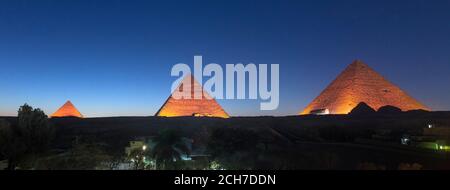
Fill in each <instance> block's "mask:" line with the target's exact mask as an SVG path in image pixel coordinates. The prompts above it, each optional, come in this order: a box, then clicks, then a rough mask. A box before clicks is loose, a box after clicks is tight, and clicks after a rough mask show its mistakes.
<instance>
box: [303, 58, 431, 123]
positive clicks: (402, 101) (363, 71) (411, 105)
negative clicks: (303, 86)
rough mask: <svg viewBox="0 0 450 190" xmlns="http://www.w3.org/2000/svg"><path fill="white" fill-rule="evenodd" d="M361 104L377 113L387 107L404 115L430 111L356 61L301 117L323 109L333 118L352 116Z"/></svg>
mask: <svg viewBox="0 0 450 190" xmlns="http://www.w3.org/2000/svg"><path fill="white" fill-rule="evenodd" d="M360 102H365V103H366V104H367V105H368V106H370V107H372V108H373V109H375V110H378V109H379V108H380V107H383V106H386V105H391V106H395V107H398V108H400V109H401V110H403V111H409V110H418V109H422V110H429V109H428V108H427V107H426V106H424V105H423V104H421V103H420V102H418V101H417V100H415V99H414V98H412V97H411V96H409V95H408V94H407V93H406V92H404V91H402V90H401V89H400V88H399V87H397V86H396V85H394V84H392V83H391V82H389V81H388V80H386V79H385V78H383V77H382V76H381V75H380V74H378V73H377V72H376V71H374V70H373V69H371V68H370V67H369V66H367V65H366V64H364V63H363V62H362V61H359V60H356V61H354V62H353V63H352V64H350V65H349V66H348V67H347V68H346V69H345V70H344V71H343V72H342V73H341V74H340V75H339V76H338V77H337V78H336V79H335V80H334V81H333V82H332V83H331V84H330V85H329V86H328V87H327V88H326V89H325V90H324V91H323V92H322V93H321V94H320V95H319V96H318V97H317V98H316V99H314V100H313V102H312V103H311V104H309V105H308V106H307V107H306V108H305V109H304V110H303V111H302V112H300V114H301V115H306V114H311V113H314V110H322V109H328V110H329V113H330V114H348V113H349V112H350V111H351V110H352V109H353V108H355V107H356V106H357V105H358V104H359V103H360Z"/></svg>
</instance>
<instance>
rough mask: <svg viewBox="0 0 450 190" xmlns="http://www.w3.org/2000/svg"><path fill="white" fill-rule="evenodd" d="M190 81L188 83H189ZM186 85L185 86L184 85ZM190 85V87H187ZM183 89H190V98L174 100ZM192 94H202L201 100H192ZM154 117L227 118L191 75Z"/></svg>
mask: <svg viewBox="0 0 450 190" xmlns="http://www.w3.org/2000/svg"><path fill="white" fill-rule="evenodd" d="M189 80H190V83H189ZM185 84H187V85H185ZM189 84H190V85H189ZM183 85H184V86H183ZM184 89H191V98H186V99H176V98H174V95H177V94H176V93H182V92H183V90H184ZM194 92H197V93H203V96H202V97H201V99H195V98H194ZM156 116H163V117H180V116H204V117H221V118H229V117H230V116H229V115H228V114H227V113H226V112H225V111H224V110H223V109H222V107H221V106H220V105H219V103H217V101H216V100H215V99H213V98H211V96H210V95H209V94H208V93H207V92H206V91H204V90H203V87H202V85H200V84H199V83H198V82H197V80H195V79H194V77H193V76H192V75H188V76H186V77H185V78H184V79H183V81H182V82H181V84H180V85H179V86H178V88H177V89H176V90H175V91H174V92H173V93H172V94H171V95H170V96H169V98H168V99H167V100H166V102H165V103H164V105H163V106H162V107H161V108H160V109H159V111H158V112H157V113H156Z"/></svg>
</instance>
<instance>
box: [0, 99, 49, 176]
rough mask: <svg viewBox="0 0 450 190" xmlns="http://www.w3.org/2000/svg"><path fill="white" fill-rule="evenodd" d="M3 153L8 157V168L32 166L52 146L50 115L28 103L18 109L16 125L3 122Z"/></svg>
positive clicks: (1, 134)
mask: <svg viewBox="0 0 450 190" xmlns="http://www.w3.org/2000/svg"><path fill="white" fill-rule="evenodd" d="M0 128H1V129H0V137H1V139H2V140H1V141H3V142H2V146H1V153H2V155H3V156H4V157H5V158H6V159H8V169H10V170H13V169H15V168H16V167H17V166H19V165H21V167H22V168H28V167H32V166H33V164H34V161H35V160H36V159H37V158H38V157H39V156H41V155H42V154H45V153H46V151H47V150H48V149H49V147H50V142H51V140H52V137H53V134H54V133H53V132H54V131H53V128H52V127H51V126H50V124H49V121H48V117H47V115H45V113H44V112H43V111H42V110H40V109H33V108H32V107H31V106H28V105H27V104H25V105H23V106H21V107H20V108H19V111H18V117H17V124H16V126H11V125H6V124H1V127H0Z"/></svg>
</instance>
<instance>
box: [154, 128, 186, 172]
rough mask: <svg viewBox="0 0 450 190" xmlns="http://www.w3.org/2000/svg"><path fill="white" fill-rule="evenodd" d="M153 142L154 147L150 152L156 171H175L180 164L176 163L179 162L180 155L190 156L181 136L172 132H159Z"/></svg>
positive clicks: (168, 130) (167, 130)
mask: <svg viewBox="0 0 450 190" xmlns="http://www.w3.org/2000/svg"><path fill="white" fill-rule="evenodd" d="M153 142H154V143H155V147H154V148H153V150H152V157H153V159H154V160H155V161H156V167H157V168H158V169H177V168H178V167H179V163H180V162H177V161H180V160H181V157H182V155H189V154H190V150H189V148H188V147H187V145H186V143H185V142H184V141H183V138H182V136H181V135H180V133H178V132H177V131H174V130H170V129H166V130H162V131H160V133H159V135H158V136H157V137H156V138H154V139H153Z"/></svg>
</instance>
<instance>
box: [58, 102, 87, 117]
mask: <svg viewBox="0 0 450 190" xmlns="http://www.w3.org/2000/svg"><path fill="white" fill-rule="evenodd" d="M51 117H79V118H83V115H81V113H80V112H79V111H78V110H77V108H76V107H75V106H74V105H73V104H72V102H70V101H67V102H66V103H65V104H64V105H63V106H62V107H61V108H59V109H58V111H56V112H55V113H53V114H52V115H51Z"/></svg>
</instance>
